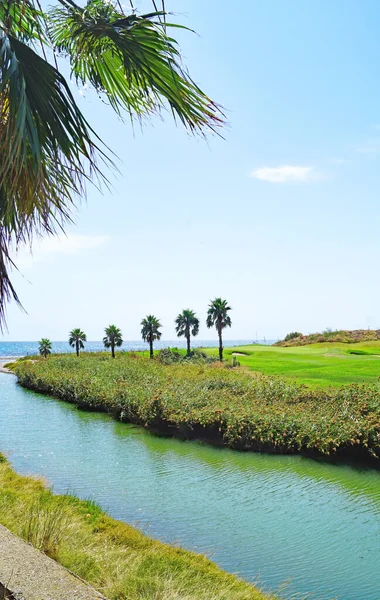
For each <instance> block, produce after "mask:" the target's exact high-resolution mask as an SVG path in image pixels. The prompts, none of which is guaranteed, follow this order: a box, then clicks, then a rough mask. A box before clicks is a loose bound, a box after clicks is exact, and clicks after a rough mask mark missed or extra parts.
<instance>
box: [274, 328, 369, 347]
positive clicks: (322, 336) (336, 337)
mask: <svg viewBox="0 0 380 600" xmlns="http://www.w3.org/2000/svg"><path fill="white" fill-rule="evenodd" d="M290 335H291V334H290ZM290 335H289V336H286V337H285V339H284V340H282V341H281V342H276V343H275V344H273V346H306V345H308V344H319V343H323V342H331V343H340V344H342V343H343V344H356V343H358V342H374V341H380V329H353V330H352V331H349V330H345V329H337V330H336V331H331V330H330V329H327V330H326V331H323V332H322V333H311V334H310V335H302V334H300V335H298V336H296V337H291V338H290V339H289V337H290ZM287 338H288V339H287Z"/></svg>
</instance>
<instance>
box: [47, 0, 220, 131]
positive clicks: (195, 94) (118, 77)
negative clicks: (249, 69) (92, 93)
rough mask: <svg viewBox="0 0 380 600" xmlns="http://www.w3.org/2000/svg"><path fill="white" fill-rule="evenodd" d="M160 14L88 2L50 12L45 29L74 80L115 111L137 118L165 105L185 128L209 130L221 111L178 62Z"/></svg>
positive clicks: (99, 1) (179, 60)
mask: <svg viewBox="0 0 380 600" xmlns="http://www.w3.org/2000/svg"><path fill="white" fill-rule="evenodd" d="M162 14H163V13H162V12H160V11H159V12H154V13H149V14H147V15H142V16H137V15H136V14H135V13H132V14H130V15H128V16H125V15H124V14H122V13H120V12H118V11H117V10H116V9H115V8H114V6H113V5H112V4H111V3H109V2H107V1H106V0H104V1H102V0H90V1H89V2H88V3H87V5H86V7H85V8H83V9H74V8H72V7H67V8H66V7H62V8H59V9H55V10H53V11H52V12H51V13H50V17H51V25H50V30H49V31H50V35H51V39H52V42H53V44H54V46H55V47H56V49H57V50H58V51H59V52H61V53H63V54H64V55H66V56H68V57H69V59H70V63H71V68H72V73H73V76H74V77H75V79H76V80H77V82H79V83H80V84H90V85H92V86H93V87H94V88H95V89H96V90H97V91H98V92H99V93H100V94H104V95H105V96H106V97H107V99H108V101H109V102H110V104H111V106H112V107H113V108H114V109H115V110H116V111H117V112H118V113H119V114H121V111H122V110H123V109H124V110H127V111H128V112H129V113H130V114H131V115H132V116H134V115H135V116H137V117H142V116H146V115H149V114H151V113H155V112H159V111H161V110H162V109H163V108H164V107H165V106H166V105H167V106H169V107H170V109H171V111H172V113H173V115H174V116H176V117H178V118H179V119H180V121H181V122H182V123H183V125H184V126H185V127H186V128H188V129H190V131H192V132H196V131H198V132H201V133H203V132H204V130H205V129H212V130H215V129H216V128H217V127H218V126H220V125H222V124H223V116H222V114H221V111H220V109H219V107H218V106H217V105H216V104H215V103H214V102H212V101H211V100H210V98H209V97H208V96H206V94H204V92H202V90H201V89H200V88H199V87H198V86H197V85H196V84H195V83H194V81H193V80H192V79H191V77H190V76H189V74H188V73H187V71H186V70H185V69H184V67H183V66H182V64H181V55H180V52H179V50H178V47H177V45H176V42H175V40H174V39H173V38H171V37H169V36H168V35H167V34H166V27H167V26H169V25H168V24H167V23H165V27H164V26H163V22H162V21H160V20H159V17H160V16H161V15H162ZM170 26H172V27H176V25H173V24H170Z"/></svg>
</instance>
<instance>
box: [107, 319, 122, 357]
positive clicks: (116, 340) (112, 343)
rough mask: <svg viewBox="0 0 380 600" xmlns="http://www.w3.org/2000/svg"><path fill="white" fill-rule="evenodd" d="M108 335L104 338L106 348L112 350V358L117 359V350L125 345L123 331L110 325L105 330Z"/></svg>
mask: <svg viewBox="0 0 380 600" xmlns="http://www.w3.org/2000/svg"><path fill="white" fill-rule="evenodd" d="M104 333H105V334H106V335H105V336H104V338H103V344H104V347H105V348H111V352H112V358H115V348H116V347H117V348H119V347H120V346H121V345H122V343H123V338H122V333H121V330H120V329H119V328H118V327H116V325H110V326H109V327H106V328H105V330H104Z"/></svg>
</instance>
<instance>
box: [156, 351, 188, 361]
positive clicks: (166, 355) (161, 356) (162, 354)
mask: <svg viewBox="0 0 380 600" xmlns="http://www.w3.org/2000/svg"><path fill="white" fill-rule="evenodd" d="M157 360H158V362H160V363H161V364H162V365H172V364H174V363H178V362H181V360H183V356H182V354H181V353H180V352H178V350H177V349H176V348H173V349H172V348H164V349H163V350H160V351H159V352H158V354H157Z"/></svg>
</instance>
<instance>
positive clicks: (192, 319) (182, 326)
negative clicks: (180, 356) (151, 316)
mask: <svg viewBox="0 0 380 600" xmlns="http://www.w3.org/2000/svg"><path fill="white" fill-rule="evenodd" d="M175 324H176V328H175V330H176V332H177V335H178V337H184V338H186V342H187V356H190V354H191V346H190V338H191V336H196V335H198V333H199V319H198V318H197V316H196V314H195V312H194V311H193V310H190V309H189V308H187V309H185V310H183V311H182V312H181V313H180V314H179V315H178V316H177V318H176V320H175Z"/></svg>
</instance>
